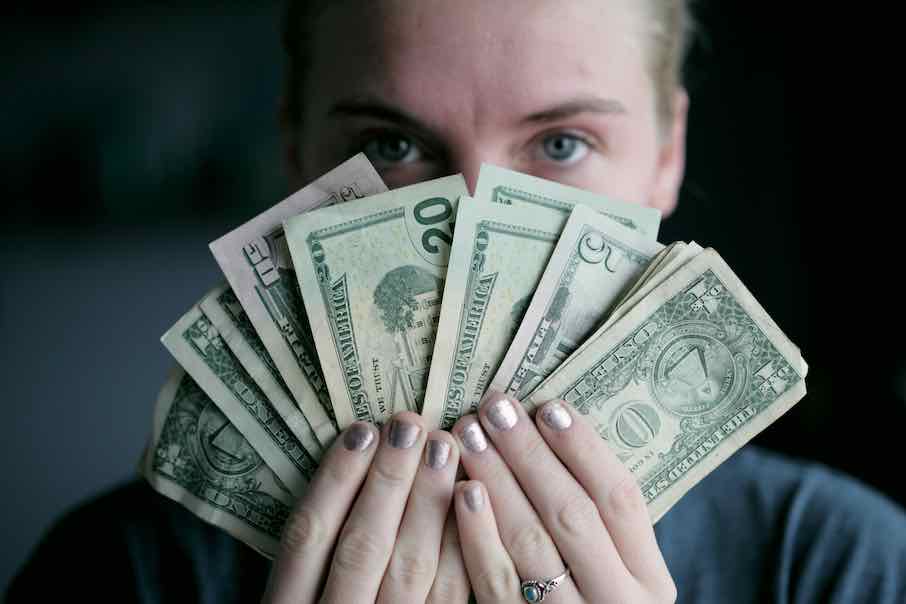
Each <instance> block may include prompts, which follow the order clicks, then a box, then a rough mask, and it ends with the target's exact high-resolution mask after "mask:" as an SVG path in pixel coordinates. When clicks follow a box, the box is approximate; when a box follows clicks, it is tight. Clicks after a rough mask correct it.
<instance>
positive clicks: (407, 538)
mask: <svg viewBox="0 0 906 604" xmlns="http://www.w3.org/2000/svg"><path fill="white" fill-rule="evenodd" d="M458 465H459V448H458V447H457V446H456V441H454V440H453V437H452V436H451V435H450V433H449V432H441V431H440V430H437V431H434V432H431V433H430V434H428V439H427V444H426V445H425V450H424V454H423V455H422V463H421V464H420V465H419V468H418V472H417V473H416V475H415V482H414V483H413V484H412V491H411V492H410V493H409V500H408V502H407V503H406V511H405V513H404V514H403V520H402V522H401V524H400V527H399V532H398V534H397V537H396V544H395V545H394V547H393V554H392V555H391V556H390V563H389V564H388V565H387V570H386V571H385V572H384V579H383V583H382V584H381V590H380V592H379V594H378V602H379V603H387V604H392V603H395V602H424V601H425V598H426V597H427V595H428V591H430V589H431V584H432V583H433V582H434V577H435V574H436V573H437V565H438V558H439V557H440V543H441V537H442V536H443V531H444V519H445V518H446V517H447V512H449V510H450V499H451V498H452V497H453V482H454V479H455V477H456V468H457V466H458Z"/></svg>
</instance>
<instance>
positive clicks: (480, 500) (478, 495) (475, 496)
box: [462, 484, 484, 512]
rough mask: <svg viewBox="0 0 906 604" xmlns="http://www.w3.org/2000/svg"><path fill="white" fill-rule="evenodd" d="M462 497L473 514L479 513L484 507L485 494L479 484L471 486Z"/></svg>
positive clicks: (464, 491) (465, 489)
mask: <svg viewBox="0 0 906 604" xmlns="http://www.w3.org/2000/svg"><path fill="white" fill-rule="evenodd" d="M462 496H463V499H464V500H465V502H466V507H467V508H469V509H470V510H472V511H473V512H477V511H478V510H480V509H481V506H483V505H484V493H483V492H482V490H481V487H480V486H479V485H477V484H470V485H469V486H467V487H466V488H464V489H463V492H462Z"/></svg>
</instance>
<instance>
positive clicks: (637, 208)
mask: <svg viewBox="0 0 906 604" xmlns="http://www.w3.org/2000/svg"><path fill="white" fill-rule="evenodd" d="M475 199H477V200H479V201H490V202H491V203H499V204H504V205H516V206H522V207H532V208H535V209H536V210H546V211H547V212H548V213H549V214H551V215H553V216H557V215H559V216H561V217H562V219H563V220H566V218H567V216H568V215H569V213H570V211H571V210H572V209H573V206H575V205H576V204H582V205H586V206H588V207H589V208H591V209H592V210H594V211H595V212H598V213H600V214H604V215H605V216H607V217H608V218H610V219H612V220H614V221H616V222H619V223H620V224H622V225H623V226H625V227H627V228H630V229H632V230H635V231H640V232H642V233H643V234H644V235H645V236H646V237H647V238H648V240H649V241H656V240H657V233H658V229H659V228H660V225H661V212H660V210H657V209H655V208H650V207H646V206H643V205H639V204H636V203H627V202H624V201H616V200H613V199H608V198H606V197H604V196H602V195H596V194H594V193H590V192H589V191H583V190H582V189H577V188H575V187H570V186H567V185H564V184H560V183H558V182H553V181H550V180H545V179H543V178H538V177H536V176H530V175H528V174H523V173H521V172H514V171H512V170H507V169H506V168H500V167H497V166H493V165H491V164H481V169H480V171H479V173H478V183H476V185H475Z"/></svg>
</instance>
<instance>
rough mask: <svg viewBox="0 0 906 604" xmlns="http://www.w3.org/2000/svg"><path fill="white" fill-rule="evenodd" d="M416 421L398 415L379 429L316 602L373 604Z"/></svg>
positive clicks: (405, 493) (398, 512) (417, 440)
mask: <svg viewBox="0 0 906 604" xmlns="http://www.w3.org/2000/svg"><path fill="white" fill-rule="evenodd" d="M423 426H424V422H423V420H422V418H421V416H420V415H417V414H415V413H411V412H403V413H398V414H397V415H395V416H394V417H393V419H392V420H391V421H390V422H388V423H387V425H385V426H384V429H383V430H382V433H381V443H380V446H379V447H378V450H377V452H376V453H375V456H374V461H373V462H372V464H371V469H370V470H369V471H368V477H367V478H366V479H365V484H364V485H362V490H361V492H360V493H359V496H358V497H357V498H356V500H355V503H354V504H353V506H352V510H351V511H350V512H349V517H348V518H347V519H346V525H345V526H344V527H343V530H342V531H340V536H339V537H338V538H337V547H336V549H335V550H334V555H333V561H332V564H331V566H330V572H329V574H328V576H327V584H326V585H325V586H324V593H323V596H322V599H321V601H322V602H342V603H343V604H346V603H349V602H370V603H373V602H374V601H375V598H376V597H377V594H378V589H379V588H380V585H381V579H382V578H383V576H384V571H385V570H386V568H387V562H388V561H389V560H390V554H391V552H392V551H393V545H394V543H396V535H397V531H398V530H399V526H400V520H401V519H402V517H403V510H404V509H405V507H406V500H407V499H408V498H409V491H410V489H411V488H412V481H413V480H414V479H415V473H416V471H417V470H418V465H419V460H420V459H421V452H422V449H423V448H424V444H425V430H424V427H423Z"/></svg>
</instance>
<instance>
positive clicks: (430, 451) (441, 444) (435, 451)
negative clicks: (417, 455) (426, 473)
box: [425, 439, 450, 470]
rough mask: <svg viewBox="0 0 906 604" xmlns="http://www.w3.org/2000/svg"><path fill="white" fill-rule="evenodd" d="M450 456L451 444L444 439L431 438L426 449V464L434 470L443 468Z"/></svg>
mask: <svg viewBox="0 0 906 604" xmlns="http://www.w3.org/2000/svg"><path fill="white" fill-rule="evenodd" d="M449 458H450V444H449V443H447V442H446V441H443V440H434V439H432V440H429V441H428V446H427V447H426V450H425V464H426V465H427V466H428V467H429V468H431V469H433V470H442V469H443V467H444V466H446V465H447V460H448V459H449Z"/></svg>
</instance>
